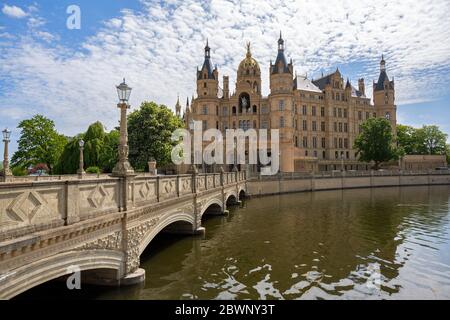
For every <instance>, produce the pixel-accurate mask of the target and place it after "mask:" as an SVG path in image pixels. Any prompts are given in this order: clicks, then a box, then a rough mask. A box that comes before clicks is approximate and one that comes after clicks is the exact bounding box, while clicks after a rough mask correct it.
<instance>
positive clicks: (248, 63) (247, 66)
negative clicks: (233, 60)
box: [239, 42, 260, 75]
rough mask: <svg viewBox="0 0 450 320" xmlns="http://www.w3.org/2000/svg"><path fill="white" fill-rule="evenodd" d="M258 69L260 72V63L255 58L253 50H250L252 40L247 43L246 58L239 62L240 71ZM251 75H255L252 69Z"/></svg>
mask: <svg viewBox="0 0 450 320" xmlns="http://www.w3.org/2000/svg"><path fill="white" fill-rule="evenodd" d="M252 69H253V70H256V71H257V72H258V73H260V69H259V64H258V62H257V61H256V60H255V59H253V57H252V52H251V50H250V42H248V43H247V55H246V57H245V59H244V60H242V61H241V63H240V64H239V73H241V72H243V71H244V73H245V72H246V71H245V70H252ZM250 74H251V75H254V73H253V72H252V71H250Z"/></svg>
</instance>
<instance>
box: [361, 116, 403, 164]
mask: <svg viewBox="0 0 450 320" xmlns="http://www.w3.org/2000/svg"><path fill="white" fill-rule="evenodd" d="M361 129H362V131H361V133H360V134H359V135H358V137H357V138H356V140H355V145H354V148H355V149H356V150H357V152H358V154H359V160H360V161H365V162H371V161H373V162H374V167H373V169H375V170H378V169H379V167H380V164H381V163H382V162H387V161H390V160H393V159H395V158H397V156H398V151H397V149H396V148H395V147H394V144H393V135H392V129H391V124H390V123H389V121H388V120H386V119H384V118H371V119H369V120H367V121H366V122H364V123H363V124H362V127H361Z"/></svg>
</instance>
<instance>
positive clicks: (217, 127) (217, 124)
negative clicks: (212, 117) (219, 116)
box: [216, 121, 219, 130]
mask: <svg viewBox="0 0 450 320" xmlns="http://www.w3.org/2000/svg"><path fill="white" fill-rule="evenodd" d="M216 129H217V130H219V121H216Z"/></svg>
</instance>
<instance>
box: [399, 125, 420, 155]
mask: <svg viewBox="0 0 450 320" xmlns="http://www.w3.org/2000/svg"><path fill="white" fill-rule="evenodd" d="M397 143H398V146H399V147H400V148H402V149H403V151H404V153H405V154H418V149H419V144H420V142H419V139H418V136H417V129H416V128H413V127H410V126H405V125H401V124H398V125H397Z"/></svg>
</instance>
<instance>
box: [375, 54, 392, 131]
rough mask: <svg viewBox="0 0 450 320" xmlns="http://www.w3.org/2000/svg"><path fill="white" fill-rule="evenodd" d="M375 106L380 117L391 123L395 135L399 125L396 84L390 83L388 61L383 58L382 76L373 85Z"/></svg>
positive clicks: (381, 62) (381, 64)
mask: <svg viewBox="0 0 450 320" xmlns="http://www.w3.org/2000/svg"><path fill="white" fill-rule="evenodd" d="M373 104H374V106H375V110H376V113H377V116H378V117H384V118H385V119H387V120H389V121H390V123H391V127H392V131H393V133H394V134H395V132H396V125H397V106H396V105H395V83H394V80H392V81H390V80H389V77H388V75H387V72H386V61H385V60H384V56H381V61H380V76H379V77H378V82H374V83H373Z"/></svg>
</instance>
